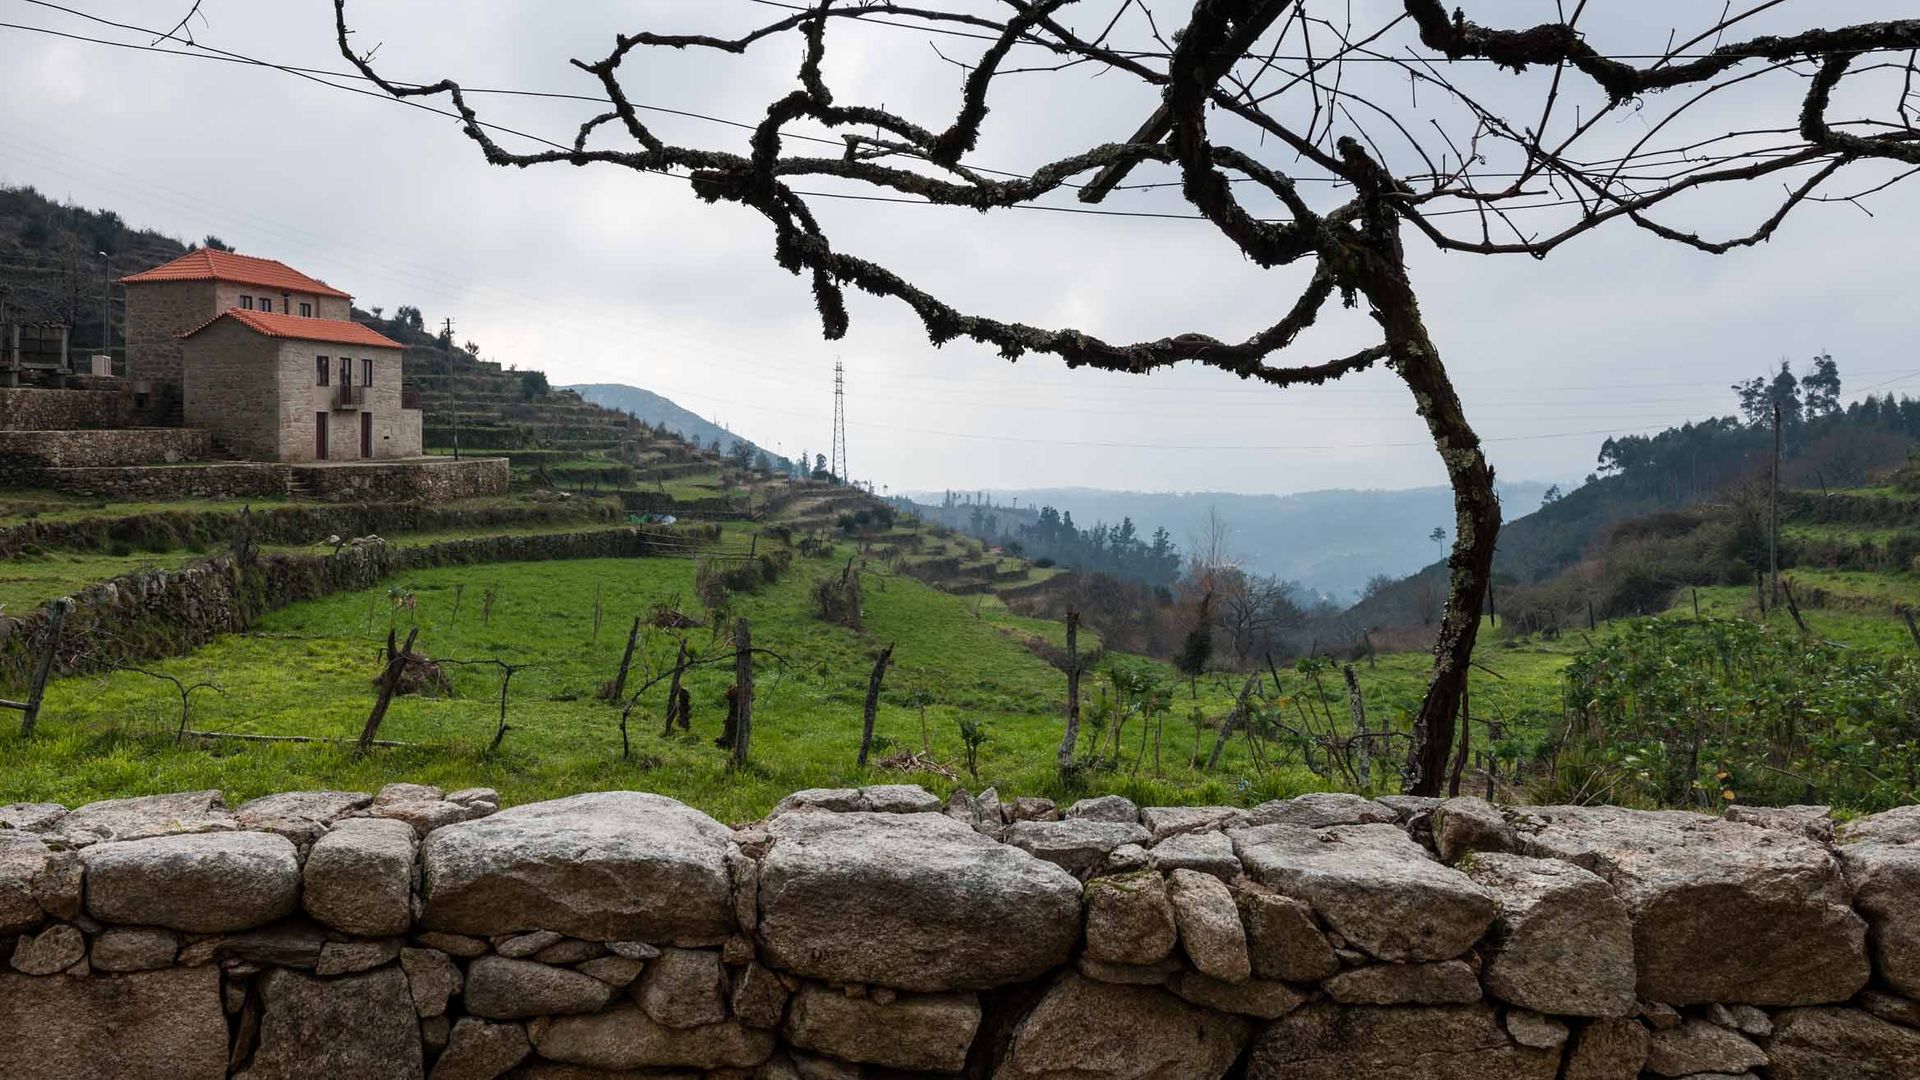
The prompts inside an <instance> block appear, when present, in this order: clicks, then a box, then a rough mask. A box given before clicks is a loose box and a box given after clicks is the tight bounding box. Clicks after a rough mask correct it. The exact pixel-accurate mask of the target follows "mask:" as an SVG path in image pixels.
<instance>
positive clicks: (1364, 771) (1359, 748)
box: [1340, 664, 1373, 787]
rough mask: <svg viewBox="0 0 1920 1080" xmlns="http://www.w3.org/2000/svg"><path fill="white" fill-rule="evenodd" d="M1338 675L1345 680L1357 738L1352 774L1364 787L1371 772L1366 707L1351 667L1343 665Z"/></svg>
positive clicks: (1356, 677)
mask: <svg viewBox="0 0 1920 1080" xmlns="http://www.w3.org/2000/svg"><path fill="white" fill-rule="evenodd" d="M1340 673H1341V674H1342V675H1344V676H1346V679H1347V711H1348V712H1350V713H1352V714H1353V733H1354V734H1355V735H1357V736H1359V740H1358V741H1357V742H1355V744H1354V746H1355V747H1356V749H1355V751H1354V754H1353V759H1354V761H1353V772H1354V775H1355V776H1358V777H1359V778H1360V786H1362V787H1365V786H1366V785H1367V784H1368V783H1370V782H1371V781H1372V772H1373V765H1372V755H1373V745H1372V741H1371V739H1370V737H1369V736H1370V733H1369V732H1368V730H1367V705H1366V702H1365V701H1363V700H1362V699H1361V697H1360V677H1359V676H1358V675H1355V674H1354V671H1353V665H1352V664H1346V665H1343V666H1342V667H1341V668H1340Z"/></svg>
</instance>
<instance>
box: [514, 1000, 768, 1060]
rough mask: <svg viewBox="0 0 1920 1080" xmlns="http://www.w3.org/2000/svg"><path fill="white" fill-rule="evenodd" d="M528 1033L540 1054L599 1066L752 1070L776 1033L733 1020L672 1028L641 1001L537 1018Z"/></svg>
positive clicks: (529, 1027) (762, 1057)
mask: <svg viewBox="0 0 1920 1080" xmlns="http://www.w3.org/2000/svg"><path fill="white" fill-rule="evenodd" d="M527 1034H528V1036H529V1037H530V1038H531V1039H532V1040H533V1048H534V1050H535V1051H537V1052H538V1053H539V1054H540V1056H541V1057H544V1058H548V1059H550V1060H553V1061H558V1062H562V1063H565V1064H569V1065H585V1066H589V1067H591V1068H595V1069H645V1068H656V1067H661V1066H681V1067H686V1068H694V1069H751V1068H753V1067H754V1066H756V1065H758V1064H760V1063H761V1062H763V1061H765V1060H767V1058H768V1057H769V1056H771V1055H772V1053H773V1045H774V1035H773V1032H771V1031H762V1030H759V1029H756V1028H750V1027H746V1026H744V1025H742V1024H738V1023H735V1022H733V1021H728V1022H726V1023H722V1024H709V1025H707V1026H706V1027H697V1028H670V1027H667V1026H666V1025H665V1024H660V1023H656V1022H655V1021H654V1020H653V1019H652V1018H650V1017H649V1016H647V1014H646V1013H645V1012H644V1011H643V1010H642V1009H641V1008H640V1007H639V1006H637V1005H619V1006H615V1007H614V1008H611V1009H608V1010H606V1011H605V1012H599V1013H594V1014H593V1015H591V1016H556V1017H554V1018H553V1019H551V1020H544V1019H543V1020H536V1021H534V1022H533V1023H532V1024H530V1025H528V1028H527Z"/></svg>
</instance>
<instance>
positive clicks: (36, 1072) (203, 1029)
mask: <svg viewBox="0 0 1920 1080" xmlns="http://www.w3.org/2000/svg"><path fill="white" fill-rule="evenodd" d="M0 1032H4V1033H5V1037H0V1076H5V1077H10V1078H11V1077H20V1078H22V1080H158V1078H161V1077H164V1078H166V1080H220V1078H221V1077H224V1076H226V1075H227V1018H226V1014H225V1013H223V1012H222V1011H221V1008H220V973H219V972H218V971H216V970H214V969H212V968H198V969H187V968H178V969H174V970H171V971H147V972H141V973H138V974H133V975H115V976H99V975H96V976H92V977H90V978H84V979H76V978H71V977H68V976H65V975H49V976H43V977H32V976H27V975H0Z"/></svg>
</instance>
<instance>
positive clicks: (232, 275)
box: [120, 248, 353, 300]
mask: <svg viewBox="0 0 1920 1080" xmlns="http://www.w3.org/2000/svg"><path fill="white" fill-rule="evenodd" d="M148 281H233V282H238V283H239V284H242V285H259V286H262V287H264V288H268V289H278V290H280V291H282V292H304V293H316V294H318V295H320V296H337V297H339V298H340V299H342V300H351V299H353V297H352V296H351V295H349V294H347V293H343V292H341V291H340V290H339V289H336V288H334V287H333V286H331V285H329V284H327V283H326V282H324V281H321V280H319V279H318V278H310V277H308V276H307V275H305V274H303V273H301V272H300V271H298V270H295V269H294V268H293V267H291V266H288V265H287V264H286V263H283V262H281V261H279V260H278V259H261V258H256V257H254V256H252V255H238V254H235V253H234V252H231V251H215V250H213V249H212V248H201V249H200V250H198V251H189V252H187V253H186V254H185V255H182V256H180V257H179V258H177V259H175V260H173V261H172V262H168V263H161V264H160V265H159V266H156V267H154V268H153V269H151V270H142V271H140V272H139V273H137V274H129V275H127V276H126V277H123V278H121V279H120V284H122V285H128V284H132V285H138V284H142V283H144V282H148Z"/></svg>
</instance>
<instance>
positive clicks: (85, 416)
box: [0, 380, 133, 431]
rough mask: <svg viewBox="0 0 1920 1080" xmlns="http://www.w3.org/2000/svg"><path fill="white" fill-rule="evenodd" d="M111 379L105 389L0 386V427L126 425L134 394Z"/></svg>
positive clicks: (47, 428)
mask: <svg viewBox="0 0 1920 1080" xmlns="http://www.w3.org/2000/svg"><path fill="white" fill-rule="evenodd" d="M113 382H114V384H115V385H114V387H113V388H112V389H105V390H42V389H37V388H32V387H0V431H73V430H77V429H84V428H117V427H125V426H127V424H128V423H129V422H130V421H131V419H132V416H133V394H132V393H131V392H130V391H129V390H127V389H126V388H125V386H124V384H119V383H118V380H113Z"/></svg>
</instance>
